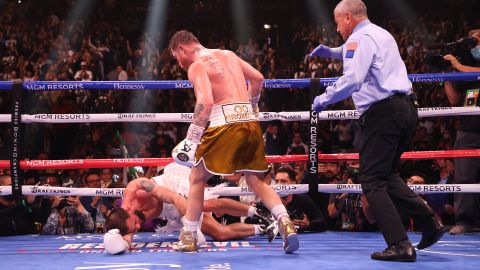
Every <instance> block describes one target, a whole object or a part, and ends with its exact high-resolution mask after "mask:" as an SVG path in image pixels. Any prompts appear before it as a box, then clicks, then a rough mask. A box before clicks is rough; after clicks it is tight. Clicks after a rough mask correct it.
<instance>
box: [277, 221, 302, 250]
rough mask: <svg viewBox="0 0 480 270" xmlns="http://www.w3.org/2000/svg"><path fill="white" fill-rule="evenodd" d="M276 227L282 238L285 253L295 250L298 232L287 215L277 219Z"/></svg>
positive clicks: (297, 244)
mask: <svg viewBox="0 0 480 270" xmlns="http://www.w3.org/2000/svg"><path fill="white" fill-rule="evenodd" d="M278 229H279V231H280V234H281V235H282V238H283V250H284V251H285V253H293V252H295V251H296V250H297V249H298V248H299V246H300V243H299V242H298V233H297V229H296V228H295V225H293V223H292V221H291V220H290V218H289V217H287V216H283V217H281V218H280V219H279V221H278Z"/></svg>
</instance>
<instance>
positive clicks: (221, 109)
mask: <svg viewBox="0 0 480 270" xmlns="http://www.w3.org/2000/svg"><path fill="white" fill-rule="evenodd" d="M253 120H257V118H256V117H255V114H254V113H253V108H252V104H250V103H248V102H245V103H243V102H239V103H229V104H219V105H214V106H213V108H212V113H211V114H210V126H209V127H218V126H222V125H225V124H230V123H237V122H249V121H253Z"/></svg>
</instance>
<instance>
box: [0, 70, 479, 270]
mask: <svg viewBox="0 0 480 270" xmlns="http://www.w3.org/2000/svg"><path fill="white" fill-rule="evenodd" d="M409 78H410V80H411V81H412V82H414V83H436V82H444V81H447V80H449V81H458V80H461V81H463V80H467V81H474V80H475V81H476V80H480V73H449V74H411V75H409ZM336 79H337V78H325V79H284V80H266V81H265V83H264V88H309V89H310V93H311V96H314V95H317V94H318V91H319V90H320V88H321V87H326V86H328V85H330V84H332V83H334V82H335V80H336ZM186 88H192V85H191V84H190V83H189V82H188V81H160V82H153V81H125V82H21V81H17V82H0V90H9V91H13V92H12V114H11V115H0V122H10V123H11V126H12V132H13V134H12V141H11V144H12V153H11V158H10V160H1V161H0V168H10V170H11V172H12V186H11V187H10V186H2V187H0V196H3V195H9V194H14V195H21V194H23V195H45V196H58V195H62V196H64V195H80V196H109V197H120V196H122V194H123V189H103V188H98V189H96V188H65V187H44V186H42V187H39V186H26V185H22V180H23V175H22V174H23V170H24V169H80V168H120V167H135V166H160V165H166V164H168V163H170V162H172V159H171V158H133V159H121V158H120V159H77V160H23V158H24V157H23V149H22V146H23V142H22V139H21V138H22V137H23V128H24V127H23V125H24V124H28V123H53V124H55V123H93V122H191V120H192V115H193V114H191V113H162V114H161V113H119V114H75V115H69V114H35V115H27V114H22V93H23V91H50V90H52V91H54V90H112V89H113V90H133V91H135V90H161V89H186ZM418 111H419V117H435V116H456V115H480V108H478V107H469V108H463V107H462V108H456V107H441V108H419V109H418ZM358 117H359V114H358V113H357V112H356V111H353V110H344V111H324V112H321V113H318V114H317V113H315V112H312V111H310V112H308V111H307V112H262V113H260V117H259V118H260V121H270V120H282V121H309V122H310V129H309V130H310V134H309V135H310V136H309V138H310V139H311V140H310V145H309V153H308V154H307V155H295V156H269V157H267V161H268V162H292V161H306V162H307V164H308V172H309V173H310V174H312V175H316V173H317V164H318V162H319V161H345V160H356V159H358V154H318V153H317V148H316V132H317V127H316V126H317V124H318V121H319V120H340V119H358ZM479 156H480V149H472V150H449V151H427V152H406V153H404V154H403V155H402V159H432V158H458V157H479ZM273 187H274V189H275V190H276V191H277V192H279V193H280V194H298V193H307V192H326V193H344V192H350V193H361V187H360V185H356V184H319V185H318V186H316V185H315V186H312V185H305V184H298V185H275V186H273ZM410 187H411V188H412V190H414V191H415V192H419V193H447V192H468V193H480V185H477V184H464V185H453V184H448V185H412V186H410ZM207 192H210V193H211V194H216V195H222V196H238V195H242V196H243V195H250V194H252V193H251V191H250V190H249V189H248V188H240V187H238V188H235V187H223V188H221V189H218V188H217V189H214V188H211V189H207ZM409 237H410V239H411V241H412V243H414V244H416V243H418V242H419V240H420V237H421V235H420V234H419V233H409ZM177 239H178V235H168V236H160V235H156V234H153V233H145V232H143V233H138V234H137V235H136V236H135V238H134V241H133V242H134V246H133V248H132V249H131V250H129V251H128V252H126V253H125V254H122V255H115V256H114V255H108V254H106V253H105V251H104V249H103V244H102V242H103V241H102V240H103V235H102V234H78V235H25V236H11V237H1V238H0V261H1V265H2V268H3V269H7V268H14V269H37V268H46V269H169V268H181V269H246V268H247V267H252V266H253V267H254V268H255V269H265V268H266V269H291V268H294V267H297V268H301V269H312V268H322V269H340V268H345V267H346V266H347V268H354V269H387V268H390V267H397V266H399V265H398V264H397V263H394V262H381V261H374V260H370V258H369V256H370V254H371V253H372V252H373V251H377V250H383V249H384V248H385V242H384V240H383V237H382V235H381V233H380V232H371V233H366V232H333V231H330V232H323V233H306V234H300V243H301V244H300V249H299V250H298V251H297V252H295V253H294V254H291V255H286V254H284V253H283V249H282V240H281V239H280V238H278V237H277V238H276V239H275V240H274V241H273V242H272V243H268V241H267V239H266V237H264V236H255V237H250V238H246V239H242V240H236V241H224V242H216V241H212V240H211V239H210V240H209V241H208V242H207V243H206V244H205V245H203V246H201V247H200V250H199V252H197V253H196V254H186V253H182V252H174V251H173V250H172V243H173V242H175V241H177ZM207 240H208V239H207ZM478 265H480V235H479V234H478V233H474V234H465V235H458V236H450V235H445V236H444V237H443V238H442V239H441V240H440V241H439V242H438V243H437V244H436V245H434V246H432V247H430V248H427V249H424V250H417V262H416V263H413V264H401V269H446V268H452V269H456V268H458V267H462V268H463V269H477V268H478Z"/></svg>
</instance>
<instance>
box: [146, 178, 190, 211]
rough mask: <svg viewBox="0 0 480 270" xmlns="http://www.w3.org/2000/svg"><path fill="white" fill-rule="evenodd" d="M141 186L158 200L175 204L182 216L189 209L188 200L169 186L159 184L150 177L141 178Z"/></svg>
mask: <svg viewBox="0 0 480 270" xmlns="http://www.w3.org/2000/svg"><path fill="white" fill-rule="evenodd" d="M140 186H142V188H143V190H145V191H146V192H148V193H150V194H151V195H152V196H153V197H155V198H156V199H157V200H159V201H161V202H164V203H168V204H173V205H175V207H176V208H177V210H178V212H179V213H180V214H181V215H182V216H183V215H185V213H186V209H187V200H186V199H185V198H184V197H182V196H180V195H179V194H177V193H175V192H173V191H171V190H169V189H167V188H164V187H162V186H160V185H157V184H156V183H155V181H152V180H150V179H142V180H140Z"/></svg>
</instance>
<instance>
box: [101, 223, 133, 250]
mask: <svg viewBox="0 0 480 270" xmlns="http://www.w3.org/2000/svg"><path fill="white" fill-rule="evenodd" d="M103 246H104V248H105V251H106V252H107V253H108V254H111V255H115V254H119V253H122V252H125V251H127V250H128V249H129V248H130V245H129V244H128V242H127V241H125V239H123V237H122V235H121V234H120V230H119V229H111V230H109V231H108V232H107V233H105V235H104V236H103Z"/></svg>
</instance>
